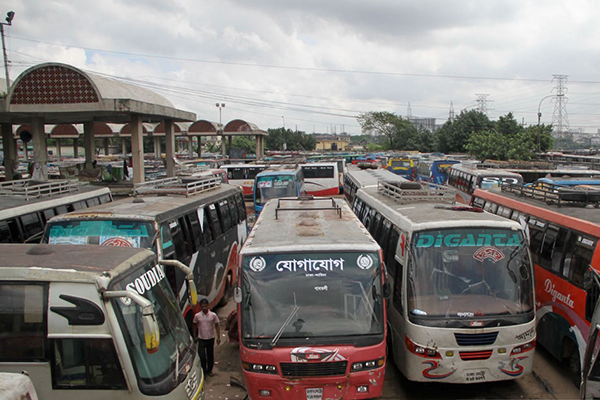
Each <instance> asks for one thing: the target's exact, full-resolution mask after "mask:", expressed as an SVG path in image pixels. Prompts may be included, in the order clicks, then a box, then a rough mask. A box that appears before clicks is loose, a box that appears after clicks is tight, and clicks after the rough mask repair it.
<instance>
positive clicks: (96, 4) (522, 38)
mask: <svg viewBox="0 0 600 400" xmlns="http://www.w3.org/2000/svg"><path fill="white" fill-rule="evenodd" d="M3 7H4V8H5V9H1V10H0V13H1V14H0V15H1V16H2V17H1V18H4V15H5V14H6V12H7V11H11V10H12V11H14V12H15V17H14V20H13V24H12V26H5V34H6V47H7V54H8V60H9V62H10V66H9V72H10V78H11V80H14V79H16V78H17V77H18V75H19V74H20V73H21V72H23V71H24V70H26V69H27V68H29V67H31V66H34V65H37V64H39V63H44V62H62V63H67V64H70V65H73V66H75V67H78V68H81V69H84V70H86V71H88V72H95V73H100V74H103V75H107V76H109V77H114V78H118V79H124V80H126V81H127V82H129V83H135V84H138V85H141V86H145V87H149V88H152V89H153V90H154V91H156V92H158V93H160V94H162V95H163V96H165V97H166V98H167V99H169V100H170V101H171V102H172V103H173V104H174V105H175V106H176V107H177V108H180V109H183V110H186V111H191V112H194V113H196V115H197V118H198V119H207V120H211V121H218V120H219V110H218V108H217V107H215V103H217V102H218V103H224V104H225V107H224V108H223V109H222V122H223V123H224V124H225V123H227V122H229V121H230V120H232V119H238V118H239V119H244V120H247V121H250V122H253V123H255V124H256V125H258V127H259V128H261V129H264V130H266V129H268V128H278V127H281V126H282V125H283V124H284V123H285V127H286V128H291V129H296V128H297V129H299V130H303V131H306V132H308V133H312V132H320V133H328V132H329V133H332V132H337V133H340V132H342V131H346V132H348V133H351V134H359V133H361V132H360V125H359V123H358V122H357V120H356V116H357V115H358V114H360V113H362V112H368V111H389V112H393V113H395V114H398V115H401V116H404V117H406V116H407V115H409V114H410V115H412V116H413V117H432V118H436V119H437V123H438V124H442V123H444V122H445V121H446V120H447V119H448V117H449V114H450V110H451V105H452V106H453V109H454V113H455V115H457V116H458V115H459V114H460V112H461V110H466V109H477V107H478V101H477V100H478V99H485V101H483V102H480V103H479V105H480V106H482V105H484V106H486V107H487V115H488V116H489V117H490V118H491V119H493V120H495V119H497V118H498V117H499V116H502V115H506V114H507V113H509V112H513V114H514V115H515V118H516V119H517V120H518V121H519V122H523V123H525V124H529V125H531V124H533V125H535V124H537V112H538V107H539V109H540V111H541V112H542V118H541V121H542V123H545V124H550V123H552V122H553V117H555V118H556V117H558V113H557V112H555V108H557V106H558V105H559V104H560V103H557V101H556V97H553V96H552V95H556V94H557V90H556V88H557V86H558V80H557V79H553V78H555V76H556V75H565V76H566V80H565V82H564V88H565V97H566V98H565V103H563V104H564V105H565V108H564V110H565V111H566V112H563V120H562V121H563V123H566V122H567V121H568V123H569V125H570V127H571V129H582V130H583V131H584V132H588V133H596V132H597V131H598V129H599V128H600V23H599V21H600V1H597V0H568V1H567V0H537V1H530V0H456V1H453V0H437V1H435V0H414V1H405V0H368V1H364V0H362V1H357V0H301V1H286V0H127V1H125V0H121V1H118V0H102V1H92V0H8V1H4V2H3ZM478 95H479V96H478ZM546 96H550V97H547V98H546Z"/></svg>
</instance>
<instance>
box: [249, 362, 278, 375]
mask: <svg viewBox="0 0 600 400" xmlns="http://www.w3.org/2000/svg"><path fill="white" fill-rule="evenodd" d="M242 367H243V368H244V369H245V370H246V371H249V372H258V373H261V374H274V375H277V367H276V366H274V365H270V364H252V363H249V362H245V361H244V362H242Z"/></svg>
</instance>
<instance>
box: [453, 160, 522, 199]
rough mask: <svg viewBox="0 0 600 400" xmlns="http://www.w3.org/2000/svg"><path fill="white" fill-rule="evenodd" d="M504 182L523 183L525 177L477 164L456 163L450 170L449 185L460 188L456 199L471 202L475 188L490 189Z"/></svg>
mask: <svg viewBox="0 0 600 400" xmlns="http://www.w3.org/2000/svg"><path fill="white" fill-rule="evenodd" d="M504 183H510V184H513V185H522V184H523V177H522V176H521V175H520V174H518V173H516V172H511V171H508V170H505V169H499V168H483V167H478V166H477V164H468V163H461V164H454V165H452V166H451V167H450V170H449V172H448V183H447V184H448V186H452V187H454V188H456V189H458V192H457V193H456V201H458V202H459V203H463V204H471V195H472V194H473V192H474V191H475V189H490V188H493V187H499V186H500V185H502V184H504Z"/></svg>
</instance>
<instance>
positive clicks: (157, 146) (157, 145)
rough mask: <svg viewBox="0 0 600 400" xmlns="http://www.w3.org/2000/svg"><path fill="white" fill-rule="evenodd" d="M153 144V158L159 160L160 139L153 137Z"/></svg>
mask: <svg viewBox="0 0 600 400" xmlns="http://www.w3.org/2000/svg"><path fill="white" fill-rule="evenodd" d="M152 139H153V144H154V158H156V159H157V160H160V157H161V148H160V138H159V137H158V136H154V137H153V138H152Z"/></svg>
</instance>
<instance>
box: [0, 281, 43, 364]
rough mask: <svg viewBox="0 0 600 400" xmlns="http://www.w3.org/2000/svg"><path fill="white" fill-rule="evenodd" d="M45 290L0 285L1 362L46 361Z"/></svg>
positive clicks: (19, 285) (23, 285) (36, 287)
mask: <svg viewBox="0 0 600 400" xmlns="http://www.w3.org/2000/svg"><path fill="white" fill-rule="evenodd" d="M47 296H48V295H47V289H46V286H42V285H25V284H14V285H13V284H2V285H0V304H2V310H0V332H2V335H1V336H0V361H1V362H10V361H45V360H47V357H46V351H45V348H44V343H45V342H46V331H45V327H46V316H45V310H46V308H47V306H48V304H47Z"/></svg>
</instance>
